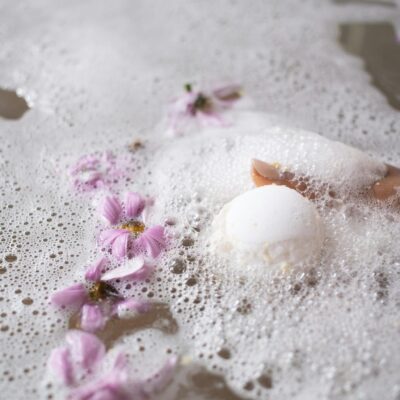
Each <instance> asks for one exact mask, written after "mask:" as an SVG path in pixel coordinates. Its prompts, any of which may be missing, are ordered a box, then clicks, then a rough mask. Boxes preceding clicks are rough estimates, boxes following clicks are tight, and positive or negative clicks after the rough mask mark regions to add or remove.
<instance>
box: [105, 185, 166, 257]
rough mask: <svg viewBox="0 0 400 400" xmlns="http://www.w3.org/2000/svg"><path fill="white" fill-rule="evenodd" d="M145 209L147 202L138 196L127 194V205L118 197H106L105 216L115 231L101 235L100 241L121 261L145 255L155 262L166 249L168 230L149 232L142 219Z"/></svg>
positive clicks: (156, 228)
mask: <svg viewBox="0 0 400 400" xmlns="http://www.w3.org/2000/svg"><path fill="white" fill-rule="evenodd" d="M145 207H146V201H145V200H144V199H143V198H142V197H141V196H140V195H139V194H138V193H133V192H129V193H127V195H126V198H125V202H124V203H121V202H120V201H119V199H118V198H117V197H110V196H108V197H106V199H105V201H104V203H103V207H102V210H101V213H102V215H103V217H104V218H105V220H106V221H107V222H108V223H109V225H110V226H111V227H110V228H109V229H106V230H104V231H103V232H101V234H100V237H99V241H100V243H101V244H102V245H104V246H105V247H108V248H110V249H111V252H112V255H113V256H115V257H116V258H117V259H123V258H125V257H128V258H130V257H132V256H133V255H136V254H141V253H145V254H146V255H148V256H150V257H152V258H155V257H158V255H159V254H160V253H161V251H162V250H163V249H164V248H165V235H164V228H163V227H162V226H161V225H154V226H151V227H149V228H147V227H146V226H145V224H144V221H143V218H141V214H142V213H143V211H144V209H145Z"/></svg>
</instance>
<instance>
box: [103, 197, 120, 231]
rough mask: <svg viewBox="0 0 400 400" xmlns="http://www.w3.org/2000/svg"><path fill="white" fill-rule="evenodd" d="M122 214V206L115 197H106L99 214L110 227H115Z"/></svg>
mask: <svg viewBox="0 0 400 400" xmlns="http://www.w3.org/2000/svg"><path fill="white" fill-rule="evenodd" d="M121 212H122V206H121V204H120V202H119V200H118V199H117V198H116V197H111V196H107V197H106V198H105V200H104V203H103V208H102V212H101V214H102V215H103V217H104V218H105V219H107V220H108V222H109V223H110V224H111V225H115V224H116V223H117V222H118V221H119V219H120V217H121Z"/></svg>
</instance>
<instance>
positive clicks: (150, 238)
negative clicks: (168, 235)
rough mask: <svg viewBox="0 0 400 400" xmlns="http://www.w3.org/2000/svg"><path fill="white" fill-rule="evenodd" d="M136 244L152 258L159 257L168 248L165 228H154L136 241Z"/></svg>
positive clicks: (159, 226)
mask: <svg viewBox="0 0 400 400" xmlns="http://www.w3.org/2000/svg"><path fill="white" fill-rule="evenodd" d="M136 243H137V244H138V245H139V247H141V248H142V249H143V250H144V251H146V252H147V253H148V254H149V255H150V256H151V257H153V258H155V257H158V255H159V254H160V253H161V250H163V249H164V248H165V246H166V244H165V236H164V228H163V227H162V226H161V225H155V226H152V227H151V228H149V229H147V230H146V231H145V232H143V233H142V234H141V235H140V237H139V238H138V239H136Z"/></svg>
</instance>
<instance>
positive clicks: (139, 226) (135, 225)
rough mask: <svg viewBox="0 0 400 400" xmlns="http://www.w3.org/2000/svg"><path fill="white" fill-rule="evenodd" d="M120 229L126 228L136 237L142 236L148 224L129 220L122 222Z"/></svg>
mask: <svg viewBox="0 0 400 400" xmlns="http://www.w3.org/2000/svg"><path fill="white" fill-rule="evenodd" d="M119 228H120V229H126V230H127V231H129V232H130V233H131V234H132V235H133V236H134V237H135V238H137V237H138V236H140V234H141V233H143V232H144V230H145V229H146V226H145V224H144V223H143V222H140V221H129V222H126V223H124V224H121V226H120V227H119Z"/></svg>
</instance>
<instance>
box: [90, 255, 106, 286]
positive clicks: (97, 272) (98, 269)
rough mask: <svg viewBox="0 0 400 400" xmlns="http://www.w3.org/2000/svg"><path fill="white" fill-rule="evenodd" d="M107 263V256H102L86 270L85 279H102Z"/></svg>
mask: <svg viewBox="0 0 400 400" xmlns="http://www.w3.org/2000/svg"><path fill="white" fill-rule="evenodd" d="M106 265H107V258H105V257H101V258H99V259H98V260H97V261H96V262H95V263H94V264H92V265H89V267H88V268H87V269H86V271H85V279H86V280H87V281H92V282H96V281H98V280H100V277H101V274H102V271H103V269H104V267H105V266H106Z"/></svg>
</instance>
